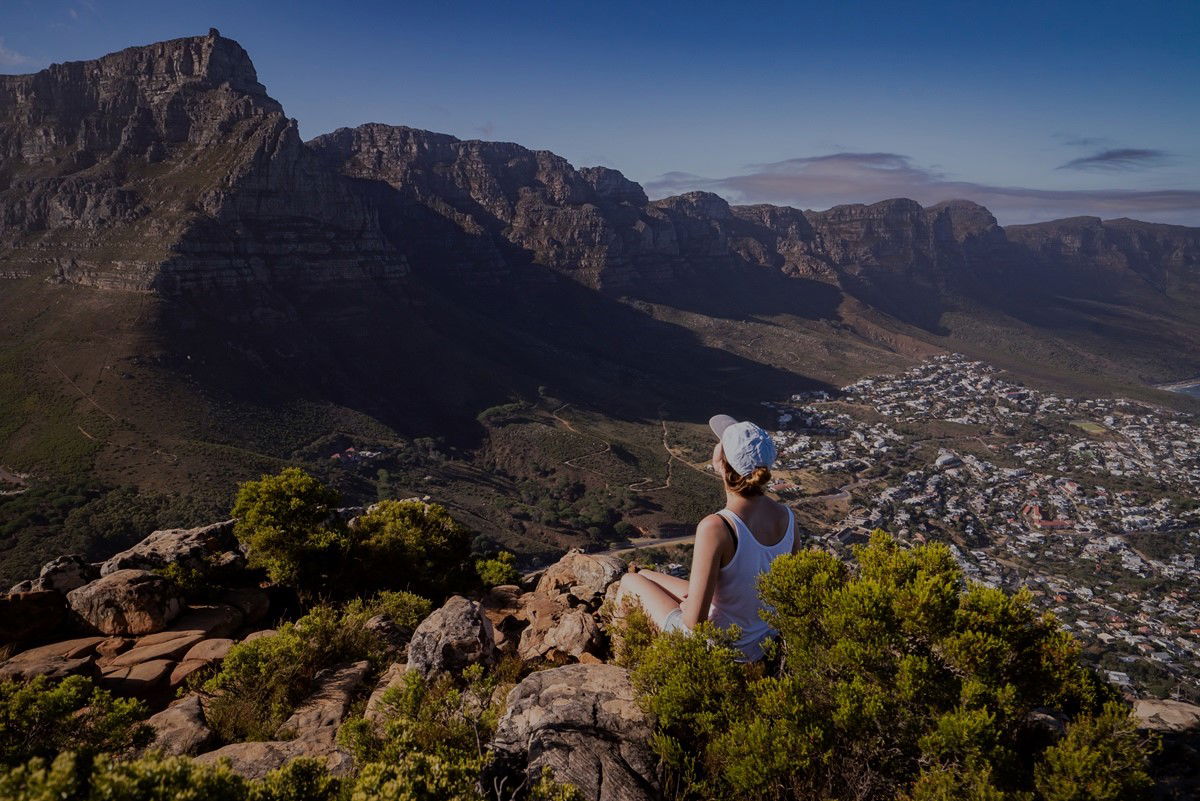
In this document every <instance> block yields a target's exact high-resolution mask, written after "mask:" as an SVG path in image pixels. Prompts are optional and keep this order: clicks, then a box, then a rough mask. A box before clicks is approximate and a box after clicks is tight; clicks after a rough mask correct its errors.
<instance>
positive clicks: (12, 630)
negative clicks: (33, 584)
mask: <svg viewBox="0 0 1200 801" xmlns="http://www.w3.org/2000/svg"><path fill="white" fill-rule="evenodd" d="M66 616H67V606H66V604H65V603H63V597H62V596H61V595H59V594H58V593H57V592H52V591H50V590H31V591H29V592H14V593H9V594H8V595H0V643H6V642H21V641H23V640H33V639H41V638H45V637H47V636H49V635H51V634H53V633H54V631H55V630H56V629H58V627H59V626H61V625H62V623H63V621H64V620H65V619H66Z"/></svg>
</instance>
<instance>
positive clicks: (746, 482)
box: [725, 462, 771, 498]
mask: <svg viewBox="0 0 1200 801" xmlns="http://www.w3.org/2000/svg"><path fill="white" fill-rule="evenodd" d="M770 482H771V469H770V468H769V467H756V468H754V470H752V471H751V472H750V474H749V475H745V476H743V475H740V474H739V473H738V472H737V471H736V470H734V469H733V468H732V467H730V466H729V462H725V485H726V486H727V487H729V489H730V491H731V492H733V493H735V494H737V495H741V496H742V497H743V498H749V497H751V496H754V495H762V494H763V490H764V489H765V488H766V486H767V484H769V483H770Z"/></svg>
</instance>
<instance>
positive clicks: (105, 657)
mask: <svg viewBox="0 0 1200 801" xmlns="http://www.w3.org/2000/svg"><path fill="white" fill-rule="evenodd" d="M135 642H137V640H134V639H133V638H131V637H109V638H108V639H107V640H103V641H102V642H101V643H100V644H99V645H97V646H96V657H97V659H98V660H99V661H102V662H106V663H107V662H109V661H110V660H112V659H113V658H115V657H116V656H117V655H118V654H123V653H125V652H126V651H128V650H129V649H130V648H132V647H133V644H134V643H135Z"/></svg>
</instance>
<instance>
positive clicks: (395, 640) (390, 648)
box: [365, 615, 408, 656]
mask: <svg viewBox="0 0 1200 801" xmlns="http://www.w3.org/2000/svg"><path fill="white" fill-rule="evenodd" d="M365 625H366V628H367V630H368V631H370V632H372V633H374V634H375V636H377V637H378V638H379V639H380V641H381V642H383V643H384V646H385V648H386V649H387V653H388V655H389V656H394V655H396V654H399V653H400V652H401V651H402V650H404V644H405V641H406V640H407V639H408V637H407V636H406V635H405V633H404V632H403V631H401V630H400V627H399V626H397V625H396V624H395V623H394V622H392V619H391V618H389V617H388V616H387V615H375V616H374V617H372V618H371V619H370V620H368V621H367V622H366V624H365Z"/></svg>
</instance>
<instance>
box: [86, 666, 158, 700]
mask: <svg viewBox="0 0 1200 801" xmlns="http://www.w3.org/2000/svg"><path fill="white" fill-rule="evenodd" d="M174 667H175V663H174V662H172V661H171V660H169V659H154V660H152V661H149V662H142V663H141V664H138V665H132V666H128V667H110V668H108V669H107V670H104V671H103V672H101V674H100V686H101V687H104V688H105V689H107V690H112V691H113V692H114V693H116V694H117V695H131V696H135V697H137V698H148V697H152V696H155V695H157V694H158V693H159V692H161V691H162V690H164V689H165V688H166V686H167V679H168V677H169V676H170V675H171V670H172V669H173V668H174Z"/></svg>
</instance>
